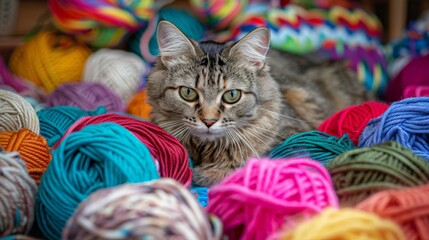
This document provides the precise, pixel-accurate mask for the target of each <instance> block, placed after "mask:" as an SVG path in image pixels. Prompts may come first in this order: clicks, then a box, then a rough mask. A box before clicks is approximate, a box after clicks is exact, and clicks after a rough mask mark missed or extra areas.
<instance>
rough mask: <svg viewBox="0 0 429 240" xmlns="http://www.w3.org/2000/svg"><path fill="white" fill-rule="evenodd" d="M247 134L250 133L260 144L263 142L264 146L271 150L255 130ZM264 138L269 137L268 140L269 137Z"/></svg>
mask: <svg viewBox="0 0 429 240" xmlns="http://www.w3.org/2000/svg"><path fill="white" fill-rule="evenodd" d="M247 132H248V133H250V134H251V135H252V136H254V137H255V138H256V139H257V140H259V141H260V142H262V144H264V145H265V146H266V147H267V149H268V148H270V147H269V146H268V145H267V144H266V143H265V141H264V140H262V138H260V137H259V136H258V134H257V133H256V132H255V131H253V130H248V131H247ZM264 137H267V138H268V136H264Z"/></svg>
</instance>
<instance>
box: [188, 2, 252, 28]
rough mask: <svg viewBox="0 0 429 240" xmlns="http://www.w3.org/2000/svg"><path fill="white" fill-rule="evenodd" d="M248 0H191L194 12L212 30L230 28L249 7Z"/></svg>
mask: <svg viewBox="0 0 429 240" xmlns="http://www.w3.org/2000/svg"><path fill="white" fill-rule="evenodd" d="M247 2H248V1H247V0H239V1H236V0H191V1H190V2H189V3H190V5H191V7H192V9H193V10H194V12H195V13H196V14H197V15H198V16H199V17H200V18H201V19H202V20H203V22H205V23H206V24H207V25H208V26H209V27H210V28H215V29H223V28H226V27H228V26H229V25H230V24H231V23H232V21H233V20H234V19H236V18H237V17H238V16H239V15H240V14H241V12H242V10H243V9H245V8H246V6H247Z"/></svg>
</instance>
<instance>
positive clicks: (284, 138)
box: [252, 125, 286, 140]
mask: <svg viewBox="0 0 429 240" xmlns="http://www.w3.org/2000/svg"><path fill="white" fill-rule="evenodd" d="M252 127H254V128H258V129H261V130H262V131H265V132H267V133H271V134H273V135H274V136H277V137H279V138H281V139H282V140H286V137H285V136H282V135H279V134H277V133H276V132H273V131H271V130H268V129H265V128H263V127H259V126H256V125H254V126H252ZM273 139H274V138H273Z"/></svg>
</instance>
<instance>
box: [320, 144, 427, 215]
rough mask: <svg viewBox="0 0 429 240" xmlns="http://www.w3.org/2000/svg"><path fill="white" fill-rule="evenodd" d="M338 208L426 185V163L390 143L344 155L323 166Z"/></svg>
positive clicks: (405, 149)
mask: <svg viewBox="0 0 429 240" xmlns="http://www.w3.org/2000/svg"><path fill="white" fill-rule="evenodd" d="M326 167H327V169H328V171H329V174H330V175H331V178H332V182H333V184H334V188H335V191H336V193H337V195H338V198H339V200H340V205H341V206H355V205H356V204H358V203H359V202H361V201H362V200H364V199H366V198H367V197H369V196H370V195H372V194H374V193H376V192H379V191H383V190H388V189H397V188H405V187H413V186H418V185H421V184H426V183H428V182H429V162H428V161H427V160H425V159H424V158H422V157H420V156H418V155H416V154H415V153H413V152H412V151H411V150H410V149H408V148H405V147H404V146H402V145H401V144H399V143H397V142H393V141H389V142H385V143H382V144H378V145H374V146H372V147H367V148H357V149H354V150H351V151H348V152H345V153H343V154H341V155H339V156H338V157H336V158H334V159H332V161H331V162H330V163H329V164H328V165H326Z"/></svg>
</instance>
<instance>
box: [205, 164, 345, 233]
mask: <svg viewBox="0 0 429 240" xmlns="http://www.w3.org/2000/svg"><path fill="white" fill-rule="evenodd" d="M328 206H331V207H334V208H336V207H338V198H337V196H336V194H335V191H334V188H333V186H332V181H331V178H330V176H329V173H328V172H327V170H326V169H325V168H324V167H323V166H322V165H321V164H320V163H318V162H316V161H313V160H309V159H306V158H297V159H250V160H249V161H248V162H247V163H246V165H245V166H244V167H243V168H241V169H238V170H236V171H235V172H233V173H232V174H231V175H229V176H228V177H226V178H225V179H224V180H223V181H222V182H220V183H219V184H217V185H215V186H213V187H211V188H210V189H209V205H208V207H207V210H208V211H209V212H210V213H212V214H214V215H216V216H217V217H219V218H220V219H221V220H222V222H223V225H224V233H225V234H226V235H227V236H228V237H229V239H237V240H238V239H242V240H245V239H247V240H250V239H267V238H268V237H269V236H270V235H272V234H275V233H276V232H277V231H278V230H280V229H285V228H287V227H286V225H287V220H288V219H291V218H293V217H296V216H299V217H301V218H309V217H311V216H313V215H315V214H317V213H319V212H321V211H322V210H323V209H324V208H325V207H328Z"/></svg>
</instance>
